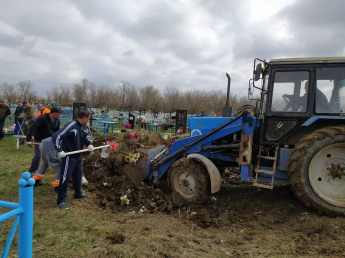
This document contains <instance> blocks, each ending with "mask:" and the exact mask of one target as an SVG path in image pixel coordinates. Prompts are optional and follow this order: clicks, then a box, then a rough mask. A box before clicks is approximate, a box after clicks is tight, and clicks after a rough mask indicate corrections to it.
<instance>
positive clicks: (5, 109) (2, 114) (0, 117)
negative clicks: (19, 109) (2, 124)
mask: <svg viewBox="0 0 345 258" xmlns="http://www.w3.org/2000/svg"><path fill="white" fill-rule="evenodd" d="M9 115H11V110H10V107H9V106H7V105H5V106H1V105H0V121H5V119H6V116H9Z"/></svg>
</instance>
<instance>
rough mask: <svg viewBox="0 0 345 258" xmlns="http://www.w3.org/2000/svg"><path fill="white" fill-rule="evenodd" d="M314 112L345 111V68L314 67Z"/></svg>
mask: <svg viewBox="0 0 345 258" xmlns="http://www.w3.org/2000/svg"><path fill="white" fill-rule="evenodd" d="M315 112H316V113H337V114H339V113H345V68H344V67H326V68H325V67H322V68H319V69H316V95H315Z"/></svg>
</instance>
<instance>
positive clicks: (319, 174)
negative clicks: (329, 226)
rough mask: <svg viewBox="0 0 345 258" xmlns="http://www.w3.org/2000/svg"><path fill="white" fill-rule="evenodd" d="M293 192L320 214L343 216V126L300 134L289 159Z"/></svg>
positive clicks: (344, 196) (344, 191)
mask: <svg viewBox="0 0 345 258" xmlns="http://www.w3.org/2000/svg"><path fill="white" fill-rule="evenodd" d="M289 172H290V182H291V186H292V190H293V192H294V193H295V195H296V196H297V197H298V198H299V199H300V200H301V201H302V202H303V203H304V204H305V205H306V206H307V207H310V208H312V209H313V210H316V211H317V212H318V213H320V214H325V215H331V216H344V215H345V127H343V126H332V127H326V128H322V129H319V130H317V131H315V132H313V133H311V134H309V135H306V136H305V137H303V138H302V139H301V140H300V142H299V143H298V144H296V146H295V150H294V151H293V152H292V154H291V156H290V162H289Z"/></svg>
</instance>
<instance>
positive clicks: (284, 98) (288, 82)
mask: <svg viewBox="0 0 345 258" xmlns="http://www.w3.org/2000/svg"><path fill="white" fill-rule="evenodd" d="M308 80H309V72H308V71H281V72H280V71H278V72H276V73H275V74H274V84H273V94H272V105H271V111H273V112H306V110H307V97H308V95H307V87H308V85H307V84H308Z"/></svg>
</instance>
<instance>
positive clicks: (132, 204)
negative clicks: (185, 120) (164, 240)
mask: <svg viewBox="0 0 345 258" xmlns="http://www.w3.org/2000/svg"><path fill="white" fill-rule="evenodd" d="M181 137H183V136H181V135H177V136H175V137H170V138H168V139H163V138H162V137H161V136H159V135H156V134H153V133H149V132H146V131H138V132H135V131H131V130H130V131H128V132H126V133H121V134H114V135H103V136H100V137H97V138H95V140H94V142H93V144H94V146H102V145H105V144H108V143H109V142H110V144H113V143H117V150H110V153H109V156H108V157H107V158H102V157H101V155H100V151H95V152H94V153H91V154H89V155H87V156H86V157H85V158H84V159H83V169H84V173H85V176H86V178H87V179H88V181H89V182H90V183H89V188H90V191H94V192H95V193H96V196H97V199H98V200H99V204H100V205H101V206H102V207H103V208H104V209H112V210H114V211H120V210H126V211H128V210H129V209H130V210H135V211H138V212H162V211H167V212H171V211H172V209H173V204H172V203H173V202H172V198H174V195H175V194H173V195H172V194H171V192H169V191H168V190H167V189H168V187H166V186H164V187H161V188H156V189H155V188H153V187H152V186H151V185H147V184H144V183H143V182H135V181H132V180H131V178H128V176H127V175H126V170H130V169H131V168H136V167H135V164H130V163H129V161H130V160H129V157H131V158H132V159H133V158H135V159H137V162H140V161H141V160H144V159H146V158H147V152H148V150H149V149H152V148H156V147H159V146H162V145H166V146H168V147H170V146H171V144H172V143H173V142H174V141H175V140H176V139H179V138H181ZM144 172H145V171H144ZM161 189H164V191H162V190H161Z"/></svg>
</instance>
